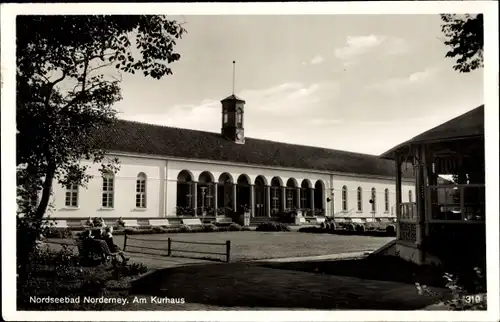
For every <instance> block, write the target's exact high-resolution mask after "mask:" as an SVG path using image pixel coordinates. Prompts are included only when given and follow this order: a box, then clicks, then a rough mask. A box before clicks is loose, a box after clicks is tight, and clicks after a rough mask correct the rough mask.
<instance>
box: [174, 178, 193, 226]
mask: <svg viewBox="0 0 500 322" xmlns="http://www.w3.org/2000/svg"><path fill="white" fill-rule="evenodd" d="M193 187H194V182H193V177H192V175H191V173H190V172H189V171H187V170H182V171H181V172H179V174H178V175H177V215H178V216H192V215H194V209H193V205H194V202H193V194H194V193H195V192H194V189H193Z"/></svg>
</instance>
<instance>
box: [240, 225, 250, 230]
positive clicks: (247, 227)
mask: <svg viewBox="0 0 500 322" xmlns="http://www.w3.org/2000/svg"><path fill="white" fill-rule="evenodd" d="M241 230H242V231H252V228H251V227H250V226H243V227H241Z"/></svg>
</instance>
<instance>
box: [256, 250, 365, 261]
mask: <svg viewBox="0 0 500 322" xmlns="http://www.w3.org/2000/svg"><path fill="white" fill-rule="evenodd" d="M372 252H373V250H367V251H362V252H350V253H340V254H330V255H320V256H305V257H287V258H269V259H258V260H255V261H253V262H268V263H269V262H271V263H287V262H299V261H300V262H305V261H325V260H338V259H355V258H363V257H366V256H367V255H369V254H371V253H372Z"/></svg>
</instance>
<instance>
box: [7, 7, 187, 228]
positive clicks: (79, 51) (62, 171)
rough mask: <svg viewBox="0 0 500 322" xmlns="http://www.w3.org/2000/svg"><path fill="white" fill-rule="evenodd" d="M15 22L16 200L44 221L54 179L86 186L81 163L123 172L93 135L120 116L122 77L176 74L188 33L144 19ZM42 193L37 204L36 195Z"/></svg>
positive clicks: (156, 19) (27, 213)
mask: <svg viewBox="0 0 500 322" xmlns="http://www.w3.org/2000/svg"><path fill="white" fill-rule="evenodd" d="M16 25H17V97H16V98H17V104H16V105H17V106H16V112H17V124H16V126H17V165H18V172H17V175H18V200H20V203H19V207H20V210H21V212H23V214H24V215H25V216H29V217H31V218H32V219H35V221H38V222H41V220H42V217H43V216H44V214H45V212H46V210H47V206H48V204H49V199H50V194H51V191H52V183H53V181H54V180H57V181H58V183H60V184H62V185H69V184H77V185H85V184H86V183H87V182H88V180H89V179H90V178H91V176H89V175H88V174H86V170H87V167H86V166H83V165H81V164H80V161H81V160H82V159H88V160H91V161H93V162H98V163H102V168H101V170H102V171H108V170H111V171H116V170H117V169H118V160H116V159H115V160H106V158H105V153H104V151H102V150H101V149H100V147H99V146H98V145H97V144H96V143H95V142H94V140H93V139H92V133H94V132H95V131H96V130H99V129H102V128H103V127H105V126H109V125H110V124H112V123H113V121H114V120H115V119H116V110H115V109H114V108H113V105H114V104H115V103H116V102H118V101H119V100H120V99H121V93H120V86H119V85H120V81H121V77H120V76H121V72H125V73H132V74H134V73H136V72H142V73H143V74H144V76H145V77H151V78H154V79H161V78H162V77H163V76H165V75H169V74H172V70H171V68H170V67H169V64H171V63H172V62H175V61H177V60H179V59H180V54H178V53H177V52H175V50H174V46H175V45H176V41H177V40H178V39H180V38H181V37H182V35H183V34H184V33H185V29H184V28H183V27H182V24H180V23H178V22H177V21H175V20H168V19H167V18H166V17H165V16H141V15H134V16H123V15H120V16H118V15H117V16H109V15H108V16H106V15H100V16H97V15H96V16H18V17H17V23H16ZM111 71H113V72H115V73H118V74H119V75H118V76H116V75H115V76H114V75H112V74H109V73H110V72H111ZM40 191H41V198H40V201H39V204H38V205H35V204H33V203H32V202H31V199H32V198H31V197H33V196H34V195H37V194H38V193H39V192H40Z"/></svg>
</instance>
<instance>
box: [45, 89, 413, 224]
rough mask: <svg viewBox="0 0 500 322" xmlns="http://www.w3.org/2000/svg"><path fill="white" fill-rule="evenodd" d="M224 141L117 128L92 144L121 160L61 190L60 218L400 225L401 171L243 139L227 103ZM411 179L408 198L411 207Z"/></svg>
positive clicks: (377, 162) (354, 157) (237, 104)
mask: <svg viewBox="0 0 500 322" xmlns="http://www.w3.org/2000/svg"><path fill="white" fill-rule="evenodd" d="M221 103H222V120H221V121H222V122H221V123H222V127H221V133H220V134H218V133H211V132H202V131H194V130H188V129H178V128H172V127H164V126H158V125H151V124H144V123H137V122H130V121H122V120H120V121H118V122H117V123H116V124H115V125H113V127H112V128H109V129H106V130H105V131H102V132H101V133H96V135H95V138H94V139H95V140H97V141H98V142H99V144H100V145H101V146H102V147H103V149H105V150H106V151H108V156H109V157H110V158H114V157H117V158H119V160H120V170H119V171H118V172H117V173H108V174H105V175H101V173H100V172H99V171H98V170H99V168H100V165H98V164H89V170H88V173H89V174H91V175H93V176H94V178H93V179H92V180H90V182H89V183H88V184H87V186H86V187H78V186H69V187H63V186H61V185H58V184H57V183H54V187H53V195H52V200H51V202H52V204H53V206H54V207H53V209H54V211H53V213H52V214H50V216H51V217H53V218H59V219H67V220H71V219H75V220H78V219H84V218H89V217H102V218H103V219H105V220H110V221H112V220H116V219H117V218H120V217H121V218H131V219H154V218H167V219H168V218H170V219H175V218H183V217H190V216H198V217H207V218H212V217H220V216H225V215H226V214H227V211H236V212H239V211H243V210H248V211H249V212H250V214H251V216H252V217H254V218H255V217H267V218H269V217H274V216H276V215H278V214H279V213H282V212H286V211H290V210H294V211H299V213H301V214H302V215H303V216H305V217H324V216H329V217H335V218H339V219H340V218H364V219H367V220H376V219H377V218H395V217H396V213H395V202H396V200H395V193H396V192H395V183H394V173H393V172H394V165H393V162H392V161H390V160H382V159H380V158H378V157H376V156H372V155H365V154H358V153H351V152H346V151H337V150H329V149H324V148H316V147H308V146H299V145H293V144H285V143H280V142H272V141H267V140H257V139H252V138H245V136H244V127H243V125H244V119H243V113H244V104H245V102H244V101H243V100H242V99H240V98H238V97H236V96H234V95H231V96H230V97H228V98H226V99H224V100H222V101H221ZM411 177H412V176H411V174H408V173H406V174H405V175H404V177H403V195H405V196H406V198H407V199H408V201H410V202H411V201H412V198H413V197H412V196H413V195H414V183H413V182H412V181H411Z"/></svg>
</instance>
